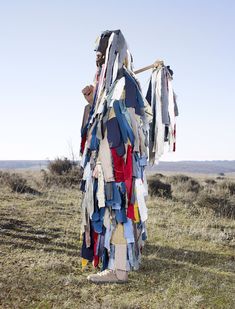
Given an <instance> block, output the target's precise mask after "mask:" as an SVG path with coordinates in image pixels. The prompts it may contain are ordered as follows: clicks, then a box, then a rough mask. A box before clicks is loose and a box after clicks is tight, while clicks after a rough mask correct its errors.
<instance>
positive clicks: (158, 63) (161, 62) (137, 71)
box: [134, 60, 164, 74]
mask: <svg viewBox="0 0 235 309" xmlns="http://www.w3.org/2000/svg"><path fill="white" fill-rule="evenodd" d="M159 65H164V62H163V61H162V60H157V61H155V62H154V63H153V64H150V65H148V66H147V67H143V68H141V69H139V70H136V71H134V73H135V74H139V73H141V72H144V71H147V70H150V69H154V68H157V67H158V66H159Z"/></svg>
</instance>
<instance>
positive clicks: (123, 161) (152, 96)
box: [80, 30, 178, 279]
mask: <svg viewBox="0 0 235 309" xmlns="http://www.w3.org/2000/svg"><path fill="white" fill-rule="evenodd" d="M96 43H97V44H96V49H95V50H96V52H97V54H98V55H99V57H97V72H96V75H95V82H94V91H93V102H92V104H91V105H90V107H88V106H87V107H86V109H85V113H84V117H83V124H82V128H81V148H80V153H81V156H82V159H81V166H82V168H83V178H82V182H81V190H82V192H83V199H82V206H81V208H82V223H81V235H82V249H81V256H82V265H83V266H85V265H86V264H87V263H88V262H92V263H93V266H94V267H98V266H99V267H100V268H101V273H103V274H104V273H105V270H106V272H107V270H111V271H112V272H113V273H115V274H116V273H117V274H118V276H117V277H118V278H119V279H122V278H121V275H120V274H122V272H124V273H126V272H128V271H131V270H137V269H138V268H139V266H140V262H141V254H142V248H143V246H144V242H145V240H146V239H147V230H146V220H147V218H148V210H147V207H146V197H147V195H148V186H147V181H146V174H145V167H146V165H147V162H148V160H149V161H150V162H152V163H158V160H159V158H160V156H161V155H162V154H163V152H164V145H165V144H166V143H168V145H169V150H170V151H175V137H176V122H175V117H176V116H177V115H178V109H177V105H176V99H175V98H176V96H175V94H174V92H173V88H172V75H173V72H172V70H171V69H170V67H169V66H168V67H167V66H164V64H161V65H158V66H157V67H156V68H154V69H153V70H152V75H151V78H150V83H149V87H148V92H147V96H146V98H145V97H144V96H143V94H142V92H141V87H140V84H139V82H138V80H137V78H136V76H135V74H134V72H133V66H132V55H131V53H130V51H129V50H128V48H127V43H126V41H125V38H124V37H123V34H122V32H121V31H120V30H115V31H105V32H103V33H102V34H101V36H100V37H99V38H98V40H97V42H96Z"/></svg>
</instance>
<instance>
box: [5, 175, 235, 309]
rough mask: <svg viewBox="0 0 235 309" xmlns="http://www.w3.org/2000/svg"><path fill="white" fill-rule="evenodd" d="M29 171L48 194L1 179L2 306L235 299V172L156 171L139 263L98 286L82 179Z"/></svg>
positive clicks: (218, 304) (189, 304) (229, 302)
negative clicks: (87, 243) (85, 246)
mask: <svg viewBox="0 0 235 309" xmlns="http://www.w3.org/2000/svg"><path fill="white" fill-rule="evenodd" d="M23 177H24V178H26V179H27V181H28V185H29V186H30V187H32V188H34V189H35V192H41V194H32V193H24V194H22V193H16V192H12V191H11V189H10V188H9V186H7V185H6V183H5V182H4V181H3V180H2V181H0V234H1V235H0V308H33V309H36V308H37V309H39V308H40V309H42V308H43V309H44V308H45V309H46V308H48V309H49V308H56V309H57V308H68V309H73V308H161V309H162V308H163V309H164V308H166V309H168V308H174V309H175V308H182V309H185V308H201V309H202V308H213V309H214V308H235V293H234V292H235V291H234V286H235V274H234V270H235V258H234V246H235V230H234V228H235V222H234V214H235V213H234V210H235V195H234V194H235V191H234V190H235V182H234V181H233V180H229V179H227V178H223V177H220V178H219V179H216V178H212V177H211V178H209V180H208V178H207V177H206V175H201V177H200V178H199V177H198V178H197V179H196V178H191V177H190V178H187V177H185V175H177V176H173V175H169V174H168V175H157V176H151V178H150V179H149V186H150V187H149V190H150V192H151V193H152V194H154V195H153V196H151V197H150V198H149V199H148V208H149V219H148V241H147V243H146V246H145V248H144V250H143V258H142V265H141V268H140V270H139V271H137V272H132V273H131V274H130V276H129V283H128V284H126V285H116V284H114V285H110V284H106V285H99V286H97V285H94V284H91V283H88V282H87V280H86V276H87V275H88V274H89V273H91V272H95V270H94V269H92V267H91V266H89V267H88V268H87V269H86V270H84V271H82V270H81V266H80V262H81V260H80V255H79V249H80V241H79V229H80V227H79V225H80V217H79V208H80V200H81V195H80V192H79V190H78V188H76V187H75V188H73V189H69V188H59V187H48V186H46V185H44V184H43V181H42V179H41V174H40V173H39V172H36V171H35V172H30V171H28V172H24V173H23ZM157 181H158V182H157ZM159 184H160V187H159ZM164 184H167V185H171V192H170V193H169V192H168V193H169V194H168V193H167V191H166V189H165V187H164ZM156 185H158V186H157V187H156ZM159 188H160V189H159ZM32 192H33V191H32Z"/></svg>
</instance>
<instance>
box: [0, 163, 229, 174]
mask: <svg viewBox="0 0 235 309" xmlns="http://www.w3.org/2000/svg"><path fill="white" fill-rule="evenodd" d="M49 162H50V161H49V160H8V161H7V160H0V169H44V168H47V165H48V164H49ZM147 171H151V172H182V173H183V172H187V173H210V174H220V173H224V174H225V173H233V172H235V160H234V161H227V160H224V161H178V162H161V161H160V162H159V164H158V165H154V166H148V167H147Z"/></svg>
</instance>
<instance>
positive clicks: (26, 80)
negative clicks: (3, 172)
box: [0, 0, 235, 161]
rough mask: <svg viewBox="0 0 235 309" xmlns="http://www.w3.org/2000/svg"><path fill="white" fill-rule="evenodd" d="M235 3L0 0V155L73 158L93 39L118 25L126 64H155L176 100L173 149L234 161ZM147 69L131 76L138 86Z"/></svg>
mask: <svg viewBox="0 0 235 309" xmlns="http://www.w3.org/2000/svg"><path fill="white" fill-rule="evenodd" d="M234 16H235V2H234V1H232V0H231V1H229V0H224V1H219V0H214V1H212V0H211V1H210V0H204V1H202V0H197V1H196V0H195V1H193V0H191V1H190V0H187V1H186V0H182V1H177V0H175V1H173V0H172V1H167V0H166V1H157V0H155V1H154V0H153V1H151V0H145V1H134V0H133V1H124V0H119V1H111V0H109V1H106V0H105V1H102V0H100V1H79V0H76V1H75V0H64V1H62V0H34V1H32V0H31V1H30V0H28V1H26V0H20V1H11V0H5V1H4V0H0V112H1V118H0V159H1V160H10V159H47V158H49V159H54V158H55V157H57V156H68V157H69V156H70V148H71V147H72V148H73V150H74V152H75V155H76V157H77V158H78V153H79V144H80V126H81V119H82V114H83V108H84V106H85V104H86V102H85V101H84V99H83V96H82V94H81V89H82V88H83V87H84V86H85V85H86V84H90V83H92V81H93V77H94V73H95V53H94V51H93V49H94V42H95V39H96V38H97V36H98V35H99V34H100V33H101V32H102V31H104V30H107V29H111V30H112V29H121V30H122V32H123V34H124V36H125V37H126V40H127V42H128V44H129V49H130V51H131V52H132V54H133V57H134V65H135V68H136V69H137V68H139V67H142V66H145V65H148V64H151V63H152V62H154V61H155V60H156V59H163V60H164V61H165V63H166V64H169V65H170V66H171V68H172V69H173V70H174V89H175V92H176V93H177V95H178V106H179V112H180V116H179V117H178V119H177V144H176V148H177V151H176V153H166V154H165V155H164V157H162V161H164V160H167V161H178V160H232V159H235V142H234V133H235V94H234V89H235V40H234V29H235V18H234ZM149 76H150V72H146V73H143V74H142V75H141V76H139V78H140V82H141V83H142V86H143V90H144V91H145V90H146V86H147V82H148V78H149Z"/></svg>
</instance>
